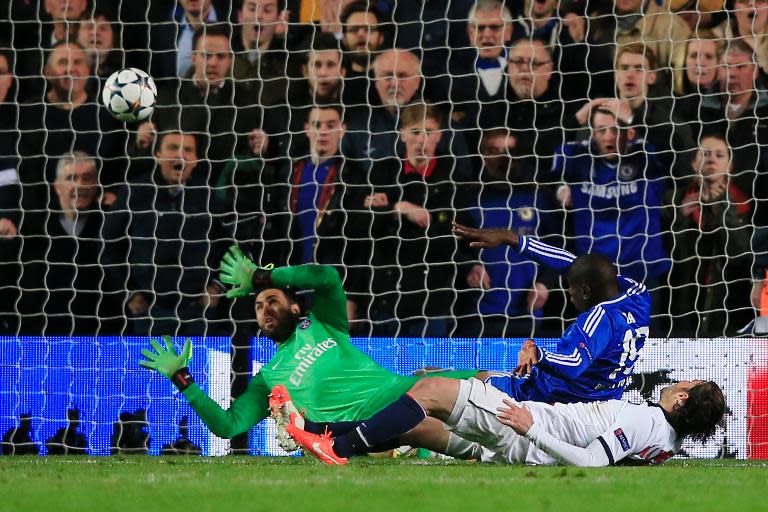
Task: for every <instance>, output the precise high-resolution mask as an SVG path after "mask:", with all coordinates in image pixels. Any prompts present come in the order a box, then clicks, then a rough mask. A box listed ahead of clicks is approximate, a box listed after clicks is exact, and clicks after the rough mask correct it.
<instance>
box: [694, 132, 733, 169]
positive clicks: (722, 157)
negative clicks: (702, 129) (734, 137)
mask: <svg viewBox="0 0 768 512" xmlns="http://www.w3.org/2000/svg"><path fill="white" fill-rule="evenodd" d="M693 169H694V171H696V172H698V173H699V174H701V176H702V177H703V178H705V179H717V178H721V177H724V176H726V175H728V173H730V171H731V152H730V151H729V150H728V145H727V144H726V143H725V141H724V140H723V139H720V138H718V137H705V138H703V139H701V142H700V143H699V151H698V152H697V153H696V157H695V158H694V159H693Z"/></svg>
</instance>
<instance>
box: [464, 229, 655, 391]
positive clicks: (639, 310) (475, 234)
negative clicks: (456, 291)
mask: <svg viewBox="0 0 768 512" xmlns="http://www.w3.org/2000/svg"><path fill="white" fill-rule="evenodd" d="M453 231H454V233H455V234H456V235H457V236H459V237H462V238H465V239H468V240H470V241H471V243H470V245H471V246H472V247H476V248H479V249H491V248H495V247H499V246H501V245H504V244H506V245H509V246H511V247H513V248H515V249H516V251H517V252H518V253H519V254H521V255H524V256H527V257H528V258H530V259H532V260H534V261H536V262H538V263H540V264H542V265H547V266H549V267H551V268H553V269H554V270H556V271H558V272H560V273H564V274H566V276H567V279H568V285H569V288H568V293H569V295H570V299H571V302H572V303H573V305H574V306H575V307H576V309H577V310H579V312H581V314H580V315H579V317H578V318H577V319H576V322H574V323H573V324H572V325H571V326H570V327H569V328H568V329H566V331H565V333H563V336H562V338H561V339H560V342H559V343H558V345H557V349H556V350H555V351H548V350H545V349H542V348H541V347H537V346H536V343H535V342H534V341H533V340H528V341H526V342H525V343H524V344H523V348H522V350H521V351H520V354H519V356H518V363H519V364H518V367H517V368H516V369H515V372H514V374H504V375H499V374H494V373H489V374H486V375H483V376H481V377H485V379H486V380H489V381H490V382H491V384H493V385H494V386H495V387H497V388H499V389H501V390H502V391H504V392H506V393H507V394H509V395H510V396H512V397H513V398H515V400H533V401H538V402H563V403H569V402H592V401H597V400H611V399H619V398H621V395H622V392H623V391H624V386H625V385H626V382H627V378H628V377H629V376H630V375H631V374H632V370H633V367H634V364H635V361H636V360H637V357H638V355H639V352H640V349H642V348H643V344H644V343H645V339H646V337H647V336H648V323H649V321H650V314H651V300H650V295H649V293H648V291H647V290H646V288H645V286H643V285H642V284H640V283H638V282H636V281H633V280H632V279H629V278H627V277H623V276H621V275H618V274H617V272H616V267H615V266H614V265H613V263H611V262H610V260H608V259H607V258H606V257H605V256H603V255H600V254H587V255H583V256H579V257H578V258H577V257H576V256H575V255H573V254H572V253H570V252H568V251H565V250H563V249H558V248H556V247H552V246H551V245H547V244H545V243H544V242H541V241H540V240H537V239H535V238H532V237H527V236H519V235H517V233H515V232H513V231H510V230H507V229H476V228H470V227H466V226H461V225H458V224H456V225H454V230H453Z"/></svg>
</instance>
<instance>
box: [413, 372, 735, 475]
mask: <svg viewBox="0 0 768 512" xmlns="http://www.w3.org/2000/svg"><path fill="white" fill-rule="evenodd" d="M417 388H418V389H417V390H412V391H411V393H412V394H413V395H414V397H415V398H417V400H418V401H419V403H420V404H422V405H423V406H424V407H425V409H426V410H427V412H428V413H429V414H430V416H432V417H435V418H438V419H440V420H442V421H444V422H445V424H446V425H448V427H449V428H450V429H451V430H452V431H453V432H454V433H456V434H458V435H460V436H461V437H463V438H465V439H467V440H472V441H476V442H478V443H480V444H481V445H483V446H484V447H485V448H487V449H488V450H490V451H491V452H493V453H494V454H495V456H494V458H493V461H495V462H506V463H525V464H553V463H556V462H560V463H565V464H572V465H576V466H607V465H611V464H615V463H617V462H619V461H621V460H625V459H632V460H635V461H644V462H646V463H650V464H658V463H661V462H664V461H665V460H667V459H668V458H670V457H672V456H673V455H674V454H675V453H677V452H678V451H679V450H680V446H681V444H682V441H683V440H684V439H685V438H691V439H693V440H694V441H702V442H703V441H706V440H707V439H709V438H710V437H711V436H712V435H713V434H714V432H715V428H716V426H717V424H718V423H719V422H720V421H721V420H722V418H723V415H724V414H725V398H724V397H723V392H722V391H721V389H720V387H719V386H718V385H717V384H716V383H714V382H705V381H701V380H697V381H683V382H679V383H677V384H674V385H672V386H669V387H666V388H664V389H663V390H662V391H661V396H660V399H659V402H658V403H655V404H654V403H644V404H632V403H629V402H627V401H624V400H608V401H605V402H593V403H572V404H554V405H552V404H545V403H540V402H522V403H521V402H517V401H515V400H514V399H513V398H512V397H510V396H509V395H507V394H506V393H504V392H502V391H500V390H498V389H496V388H495V387H493V386H491V385H490V384H488V383H486V382H482V381H480V380H478V379H468V380H464V381H452V380H450V379H444V378H439V377H436V378H428V379H425V380H423V381H421V382H419V384H418V385H417Z"/></svg>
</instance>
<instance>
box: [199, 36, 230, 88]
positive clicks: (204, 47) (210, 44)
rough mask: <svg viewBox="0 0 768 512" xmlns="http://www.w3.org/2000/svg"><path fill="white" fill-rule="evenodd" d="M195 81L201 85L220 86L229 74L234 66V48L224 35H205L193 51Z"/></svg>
mask: <svg viewBox="0 0 768 512" xmlns="http://www.w3.org/2000/svg"><path fill="white" fill-rule="evenodd" d="M192 65H193V66H194V67H195V81H197V83H198V84H200V85H201V86H202V85H204V84H208V85H209V86H210V87H218V86H220V85H221V83H222V82H223V81H224V80H225V79H226V78H227V77H228V76H229V71H230V69H231V68H232V48H231V47H230V45H229V39H228V38H226V37H224V36H203V37H201V38H200V39H198V41H197V48H196V49H195V51H194V52H192Z"/></svg>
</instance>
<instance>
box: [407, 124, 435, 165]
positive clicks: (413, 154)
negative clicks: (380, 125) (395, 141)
mask: <svg viewBox="0 0 768 512" xmlns="http://www.w3.org/2000/svg"><path fill="white" fill-rule="evenodd" d="M441 137H442V132H440V124H439V123H438V122H437V119H433V118H431V117H426V118H424V119H422V120H421V121H419V122H417V123H413V124H410V125H407V126H403V127H402V128H400V139H401V140H402V141H403V143H404V144H405V153H406V155H408V161H409V162H410V163H411V165H413V166H414V167H420V166H423V165H426V164H427V163H429V160H431V159H432V158H434V157H435V155H436V154H437V144H438V143H439V142H440V138H441Z"/></svg>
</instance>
